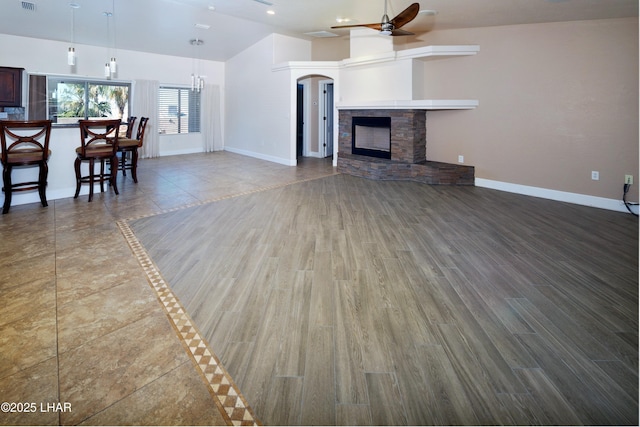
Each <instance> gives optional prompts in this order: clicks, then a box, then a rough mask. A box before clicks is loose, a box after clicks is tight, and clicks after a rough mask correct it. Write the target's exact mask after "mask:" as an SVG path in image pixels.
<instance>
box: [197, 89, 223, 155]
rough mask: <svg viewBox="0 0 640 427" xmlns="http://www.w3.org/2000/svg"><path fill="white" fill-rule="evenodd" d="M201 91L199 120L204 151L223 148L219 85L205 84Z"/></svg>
mask: <svg viewBox="0 0 640 427" xmlns="http://www.w3.org/2000/svg"><path fill="white" fill-rule="evenodd" d="M201 93H202V117H201V119H202V120H201V121H200V126H201V131H202V144H203V147H202V148H203V150H204V152H206V153H208V152H210V151H220V150H222V149H224V144H223V142H222V131H221V123H222V120H221V119H220V86H218V85H205V87H204V89H203V91H202V92H201Z"/></svg>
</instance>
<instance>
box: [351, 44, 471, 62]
mask: <svg viewBox="0 0 640 427" xmlns="http://www.w3.org/2000/svg"><path fill="white" fill-rule="evenodd" d="M478 52H480V46H478V45H441V46H424V47H417V48H413V49H405V50H399V51H391V52H382V53H377V54H373V55H365V56H359V57H355V58H348V59H344V60H342V66H344V67H355V66H362V65H372V64H378V63H383V62H390V61H396V60H401V59H420V60H423V61H427V60H434V59H447V58H454V57H458V56H472V55H476V54H477V53H478Z"/></svg>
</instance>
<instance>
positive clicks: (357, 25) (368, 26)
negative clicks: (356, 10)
mask: <svg viewBox="0 0 640 427" xmlns="http://www.w3.org/2000/svg"><path fill="white" fill-rule="evenodd" d="M354 27H367V28H372V29H374V30H378V31H380V30H381V29H382V24H379V23H378V24H353V25H337V26H335V27H331V28H332V29H335V28H354Z"/></svg>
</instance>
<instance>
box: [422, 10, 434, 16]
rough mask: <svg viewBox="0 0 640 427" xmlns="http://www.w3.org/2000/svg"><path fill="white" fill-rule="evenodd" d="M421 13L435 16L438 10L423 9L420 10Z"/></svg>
mask: <svg viewBox="0 0 640 427" xmlns="http://www.w3.org/2000/svg"><path fill="white" fill-rule="evenodd" d="M418 13H419V14H420V15H428V16H434V15H437V14H438V11H437V10H433V9H422V10H421V11H420V12H418Z"/></svg>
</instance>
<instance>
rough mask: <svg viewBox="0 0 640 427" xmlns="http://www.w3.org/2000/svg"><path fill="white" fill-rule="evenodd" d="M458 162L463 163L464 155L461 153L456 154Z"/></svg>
mask: <svg viewBox="0 0 640 427" xmlns="http://www.w3.org/2000/svg"><path fill="white" fill-rule="evenodd" d="M458 163H464V156H463V155H459V156H458Z"/></svg>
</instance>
